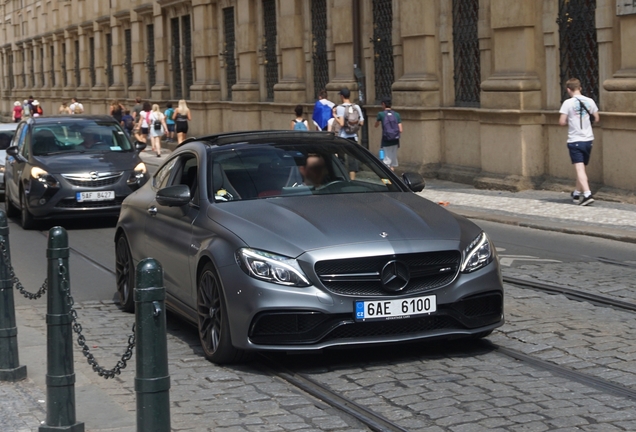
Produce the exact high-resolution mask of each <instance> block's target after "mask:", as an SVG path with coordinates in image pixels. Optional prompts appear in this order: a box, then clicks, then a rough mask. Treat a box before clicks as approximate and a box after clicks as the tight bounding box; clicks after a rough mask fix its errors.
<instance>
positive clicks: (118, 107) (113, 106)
mask: <svg viewBox="0 0 636 432" xmlns="http://www.w3.org/2000/svg"><path fill="white" fill-rule="evenodd" d="M109 113H110V115H111V116H112V117H113V118H114V119H115V120H117V123H119V124H121V118H122V117H123V115H124V106H123V105H122V104H121V103H119V101H118V100H117V99H115V100H113V101H112V102H111V103H110V111H109Z"/></svg>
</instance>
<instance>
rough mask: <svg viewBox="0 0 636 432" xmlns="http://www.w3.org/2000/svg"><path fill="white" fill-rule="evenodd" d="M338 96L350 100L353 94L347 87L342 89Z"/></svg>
mask: <svg viewBox="0 0 636 432" xmlns="http://www.w3.org/2000/svg"><path fill="white" fill-rule="evenodd" d="M338 94H339V95H342V97H344V98H346V99H349V96H351V92H350V91H349V89H348V88H346V87H343V88H341V89H340V91H339V92H338Z"/></svg>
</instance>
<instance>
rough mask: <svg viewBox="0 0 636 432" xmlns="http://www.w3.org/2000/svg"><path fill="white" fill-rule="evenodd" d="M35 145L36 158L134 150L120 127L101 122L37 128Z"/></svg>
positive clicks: (33, 141)
mask: <svg viewBox="0 0 636 432" xmlns="http://www.w3.org/2000/svg"><path fill="white" fill-rule="evenodd" d="M32 143H33V144H32V147H33V155H34V156H46V155H50V154H59V153H67V152H82V153H84V152H121V151H131V150H132V145H131V144H130V141H129V140H128V138H127V137H126V134H124V131H123V130H122V129H121V128H120V127H119V125H118V124H116V123H114V122H109V121H99V120H95V121H93V120H82V121H78V122H59V123H50V124H42V125H36V126H35V127H34V128H33V135H32Z"/></svg>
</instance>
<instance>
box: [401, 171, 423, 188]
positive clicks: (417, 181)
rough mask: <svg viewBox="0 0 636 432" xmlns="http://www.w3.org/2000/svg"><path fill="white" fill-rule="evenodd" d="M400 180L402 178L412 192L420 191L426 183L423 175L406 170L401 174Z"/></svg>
mask: <svg viewBox="0 0 636 432" xmlns="http://www.w3.org/2000/svg"><path fill="white" fill-rule="evenodd" d="M402 180H404V183H405V184H406V185H407V186H408V187H409V189H411V190H412V191H413V192H422V190H423V189H424V186H426V184H425V183H424V177H422V176H421V175H420V174H418V173H414V172H406V173H404V174H402Z"/></svg>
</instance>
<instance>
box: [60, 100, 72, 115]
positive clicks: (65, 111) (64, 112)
mask: <svg viewBox="0 0 636 432" xmlns="http://www.w3.org/2000/svg"><path fill="white" fill-rule="evenodd" d="M57 113H58V114H59V115H68V114H70V113H71V109H70V108H69V107H68V104H67V103H66V102H62V103H61V104H60V106H59V108H58V109H57Z"/></svg>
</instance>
